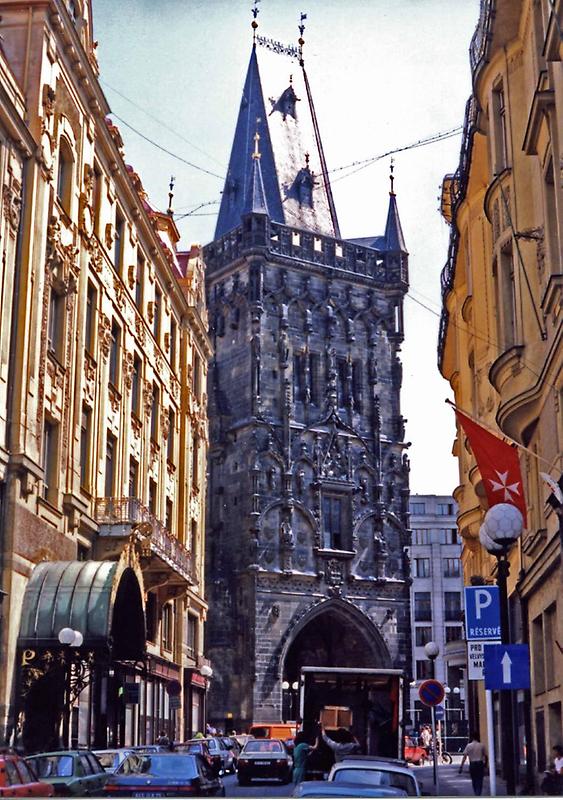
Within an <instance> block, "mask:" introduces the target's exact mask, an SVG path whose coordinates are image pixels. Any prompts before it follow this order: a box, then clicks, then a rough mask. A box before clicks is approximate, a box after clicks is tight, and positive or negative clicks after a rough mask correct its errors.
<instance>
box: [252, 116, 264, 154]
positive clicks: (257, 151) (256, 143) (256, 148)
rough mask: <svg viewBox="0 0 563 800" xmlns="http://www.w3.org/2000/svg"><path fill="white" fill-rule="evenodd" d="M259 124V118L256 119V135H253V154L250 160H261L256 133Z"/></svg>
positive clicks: (258, 139)
mask: <svg viewBox="0 0 563 800" xmlns="http://www.w3.org/2000/svg"><path fill="white" fill-rule="evenodd" d="M260 122H261V119H260V117H256V133H255V134H254V152H253V153H252V158H255V159H256V158H261V157H262V154H261V153H260V147H259V142H260V134H259V133H258V125H259V123H260Z"/></svg>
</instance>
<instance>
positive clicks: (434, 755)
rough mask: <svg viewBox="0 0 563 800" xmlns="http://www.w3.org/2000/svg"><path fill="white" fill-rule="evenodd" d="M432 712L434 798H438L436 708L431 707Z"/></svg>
mask: <svg viewBox="0 0 563 800" xmlns="http://www.w3.org/2000/svg"><path fill="white" fill-rule="evenodd" d="M430 711H431V712H432V764H433V768H434V769H433V773H434V796H435V797H438V795H439V794H440V791H439V784H438V739H437V737H436V706H431V707H430Z"/></svg>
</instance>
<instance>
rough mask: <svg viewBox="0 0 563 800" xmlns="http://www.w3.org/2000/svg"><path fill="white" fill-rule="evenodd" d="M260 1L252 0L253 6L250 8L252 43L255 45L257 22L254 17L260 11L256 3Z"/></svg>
mask: <svg viewBox="0 0 563 800" xmlns="http://www.w3.org/2000/svg"><path fill="white" fill-rule="evenodd" d="M259 2H260V0H254V5H253V6H252V22H251V26H252V41H253V42H254V43H255V44H256V28H257V27H258V22H257V21H256V17H257V16H258V14H259V13H260V9H259V8H258V3H259Z"/></svg>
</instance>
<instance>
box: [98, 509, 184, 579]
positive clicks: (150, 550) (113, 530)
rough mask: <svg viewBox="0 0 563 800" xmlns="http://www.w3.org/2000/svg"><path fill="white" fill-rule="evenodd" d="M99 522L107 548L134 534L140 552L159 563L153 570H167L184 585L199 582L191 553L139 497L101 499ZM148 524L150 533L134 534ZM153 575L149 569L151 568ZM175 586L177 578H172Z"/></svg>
mask: <svg viewBox="0 0 563 800" xmlns="http://www.w3.org/2000/svg"><path fill="white" fill-rule="evenodd" d="M95 515H96V522H97V523H98V525H99V526H100V530H99V536H100V537H101V539H105V540H106V544H110V542H111V541H115V544H116V545H119V546H121V545H122V544H123V542H122V541H121V542H119V541H118V540H123V539H128V538H129V536H130V535H131V534H132V533H135V537H136V539H137V541H138V542H139V543H140V544H141V552H142V553H143V555H146V556H147V557H149V558H151V559H152V558H153V557H155V560H156V561H157V562H158V563H156V564H155V565H154V567H156V568H158V569H160V570H162V569H165V568H166V567H168V568H169V569H170V570H171V571H172V572H173V573H175V574H176V575H177V576H178V577H179V578H180V580H181V581H182V582H187V583H188V584H190V585H192V584H195V583H196V582H197V580H196V576H195V573H194V569H193V562H192V556H191V553H190V552H189V550H187V549H186V548H185V547H184V545H183V544H182V543H181V542H179V541H178V539H177V538H176V537H175V536H173V535H172V534H171V533H170V531H169V530H168V528H166V527H165V526H164V525H163V524H162V522H160V520H158V519H157V518H156V517H155V516H154V514H152V513H151V512H150V511H149V509H148V508H147V507H146V506H144V505H143V504H142V503H141V501H140V500H139V499H138V498H137V497H98V498H97V500H96V508H95ZM142 523H146V524H147V526H150V529H148V530H149V531H150V532H148V533H147V535H146V536H143V535H142V534H141V532H139V531H134V530H133V526H136V525H140V524H142ZM149 571H150V567H149ZM171 581H172V582H174V577H173V576H171Z"/></svg>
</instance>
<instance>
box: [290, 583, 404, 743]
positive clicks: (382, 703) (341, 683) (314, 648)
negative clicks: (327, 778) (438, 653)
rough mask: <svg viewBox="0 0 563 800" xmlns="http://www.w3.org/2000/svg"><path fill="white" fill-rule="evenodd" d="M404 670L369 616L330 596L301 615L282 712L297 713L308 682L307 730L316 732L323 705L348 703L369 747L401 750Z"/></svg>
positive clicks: (292, 716)
mask: <svg viewBox="0 0 563 800" xmlns="http://www.w3.org/2000/svg"><path fill="white" fill-rule="evenodd" d="M315 667H318V671H315V670H314V669H313V670H312V668H315ZM340 670H342V671H340ZM346 670H349V672H347V671H346ZM305 673H306V674H305ZM399 674H400V670H394V669H392V660H391V656H390V653H389V650H388V648H387V646H386V644H385V641H384V639H383V637H382V636H381V634H380V632H379V631H378V629H377V627H376V626H375V625H374V623H373V622H372V621H371V620H370V619H369V617H367V616H366V615H365V614H364V613H362V612H361V611H360V610H359V609H358V608H357V607H356V606H354V605H353V604H351V603H349V602H346V601H344V600H341V599H331V600H327V601H325V602H323V603H320V604H317V605H316V606H315V607H314V608H312V609H311V610H310V611H309V613H307V614H305V615H304V616H303V617H302V618H301V620H300V621H299V623H298V624H297V625H296V626H295V628H294V630H293V631H292V633H291V635H290V637H289V639H288V642H287V643H286V647H285V648H284V652H283V654H282V680H283V684H282V689H283V686H286V687H287V686H288V687H289V689H286V690H285V691H283V692H282V716H284V717H287V718H288V719H297V717H298V713H300V712H301V709H299V708H298V697H297V694H298V689H297V687H301V686H306V687H307V688H306V691H305V695H304V706H303V709H302V711H303V724H304V728H305V732H306V733H308V734H309V735H310V736H312V735H314V727H315V723H316V721H317V720H318V719H319V716H320V713H321V710H322V709H323V708H326V707H330V706H332V707H335V706H336V707H340V708H346V709H349V710H350V712H351V718H352V728H353V730H354V733H355V735H356V736H357V737H358V739H359V740H360V744H361V746H362V749H363V751H364V752H369V753H371V754H379V755H386V756H396V754H397V736H398V721H399V702H400V699H399V678H398V675H399Z"/></svg>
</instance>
